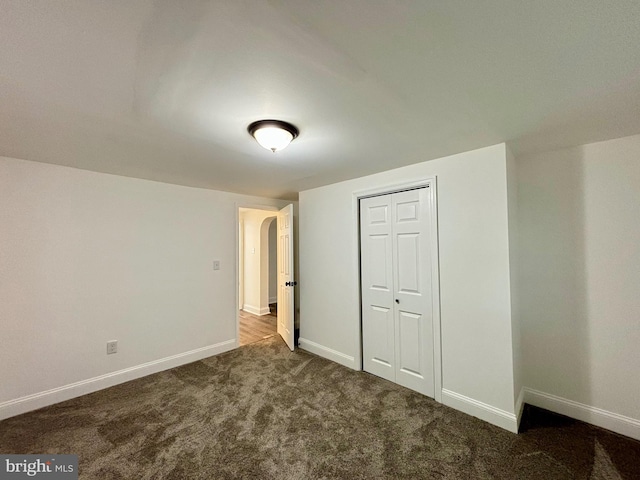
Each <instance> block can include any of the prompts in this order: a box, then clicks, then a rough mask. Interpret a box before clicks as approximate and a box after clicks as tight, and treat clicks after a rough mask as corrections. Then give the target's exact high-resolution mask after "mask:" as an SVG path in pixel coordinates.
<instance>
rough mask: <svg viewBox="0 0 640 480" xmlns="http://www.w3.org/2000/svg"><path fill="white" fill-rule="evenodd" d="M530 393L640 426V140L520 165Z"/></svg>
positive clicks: (524, 326) (524, 317)
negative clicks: (639, 422) (600, 411)
mask: <svg viewBox="0 0 640 480" xmlns="http://www.w3.org/2000/svg"><path fill="white" fill-rule="evenodd" d="M518 180H519V182H518V183H519V184H518V191H519V194H518V196H519V205H518V207H519V219H520V222H519V230H520V245H521V250H520V259H521V263H520V267H521V274H520V287H521V288H520V296H521V309H520V311H521V319H522V340H523V345H522V347H523V361H524V367H525V385H526V386H527V387H530V388H533V389H536V390H539V391H541V392H545V393H548V394H552V395H556V396H559V397H562V398H565V399H569V400H573V401H575V402H580V403H582V404H585V405H589V406H593V407H597V408H600V409H604V410H607V411H610V412H614V413H617V414H620V415H624V416H628V417H631V418H634V419H640V402H639V401H638V398H640V375H638V372H639V371H640V348H639V347H638V346H639V345H640V320H639V319H640V294H639V292H640V289H639V286H640V221H639V220H640V135H636V136H632V137H626V138H622V139H617V140H610V141H606V142H600V143H594V144H589V145H583V146H581V147H577V148H570V149H565V150H558V151H553V152H548V153H543V154H540V155H535V156H530V157H524V158H519V159H518Z"/></svg>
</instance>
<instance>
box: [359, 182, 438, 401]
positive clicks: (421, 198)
mask: <svg viewBox="0 0 640 480" xmlns="http://www.w3.org/2000/svg"><path fill="white" fill-rule="evenodd" d="M429 201H430V200H429V196H428V195H427V191H426V189H424V188H421V189H416V190H410V191H406V192H399V193H394V194H387V195H382V196H378V197H371V198H366V199H363V200H361V202H360V232H361V234H360V235H361V238H360V243H361V263H362V269H361V270H362V342H363V359H364V365H363V367H364V369H365V370H366V371H368V372H370V373H373V374H374V375H378V376H380V377H383V378H386V379H387V380H391V381H394V382H396V383H398V384H400V385H403V386H405V387H407V388H411V389H413V390H416V391H418V392H420V393H423V394H425V395H429V396H431V397H433V396H434V393H435V388H434V370H433V363H434V359H433V352H434V343H433V342H434V340H433V316H432V284H431V251H430V246H431V245H430V238H431V235H430V231H429V228H430V222H429V220H430V219H429V215H430V213H429V212H430V209H429V204H428V202H429Z"/></svg>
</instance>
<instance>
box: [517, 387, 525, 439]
mask: <svg viewBox="0 0 640 480" xmlns="http://www.w3.org/2000/svg"><path fill="white" fill-rule="evenodd" d="M524 394H525V388H524V387H522V388H521V389H520V395H518V398H517V399H516V405H515V410H516V421H517V422H518V431H520V420H522V411H523V410H524Z"/></svg>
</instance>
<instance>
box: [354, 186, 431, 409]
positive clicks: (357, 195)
mask: <svg viewBox="0 0 640 480" xmlns="http://www.w3.org/2000/svg"><path fill="white" fill-rule="evenodd" d="M417 188H426V189H427V199H428V202H429V221H430V230H431V238H430V239H429V241H430V243H431V286H432V288H431V292H432V293H431V300H432V301H431V305H432V315H433V366H434V372H433V374H434V398H435V400H436V401H437V402H440V403H442V342H441V338H442V337H441V325H440V269H439V254H438V204H437V200H438V196H437V182H436V177H435V176H433V177H427V178H422V179H419V180H415V181H412V182H404V183H398V184H391V185H385V186H380V187H376V188H370V189H366V190H360V191H357V192H354V193H353V199H352V209H353V228H354V235H355V238H356V239H357V241H356V242H355V244H356V245H355V248H356V250H357V251H356V258H357V259H358V260H357V262H358V264H357V271H358V293H359V295H360V298H359V321H358V322H357V331H356V338H357V339H358V341H357V356H356V359H355V360H356V367H357V370H362V369H363V359H362V350H363V348H362V270H361V265H360V199H362V198H367V197H375V196H379V195H386V194H393V193H397V192H403V191H406V190H414V189H417Z"/></svg>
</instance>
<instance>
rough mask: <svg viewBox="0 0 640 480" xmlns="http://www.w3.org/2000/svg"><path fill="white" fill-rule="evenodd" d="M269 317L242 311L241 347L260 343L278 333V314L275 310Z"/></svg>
mask: <svg viewBox="0 0 640 480" xmlns="http://www.w3.org/2000/svg"><path fill="white" fill-rule="evenodd" d="M271 312H272V313H270V314H269V315H262V316H258V315H254V314H252V313H249V312H245V311H244V310H240V346H241V347H242V346H243V345H248V344H250V343H254V342H259V341H260V340H264V339H265V338H269V337H272V336H273V335H275V334H276V333H277V320H278V317H277V314H276V313H274V309H272V310H271Z"/></svg>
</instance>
